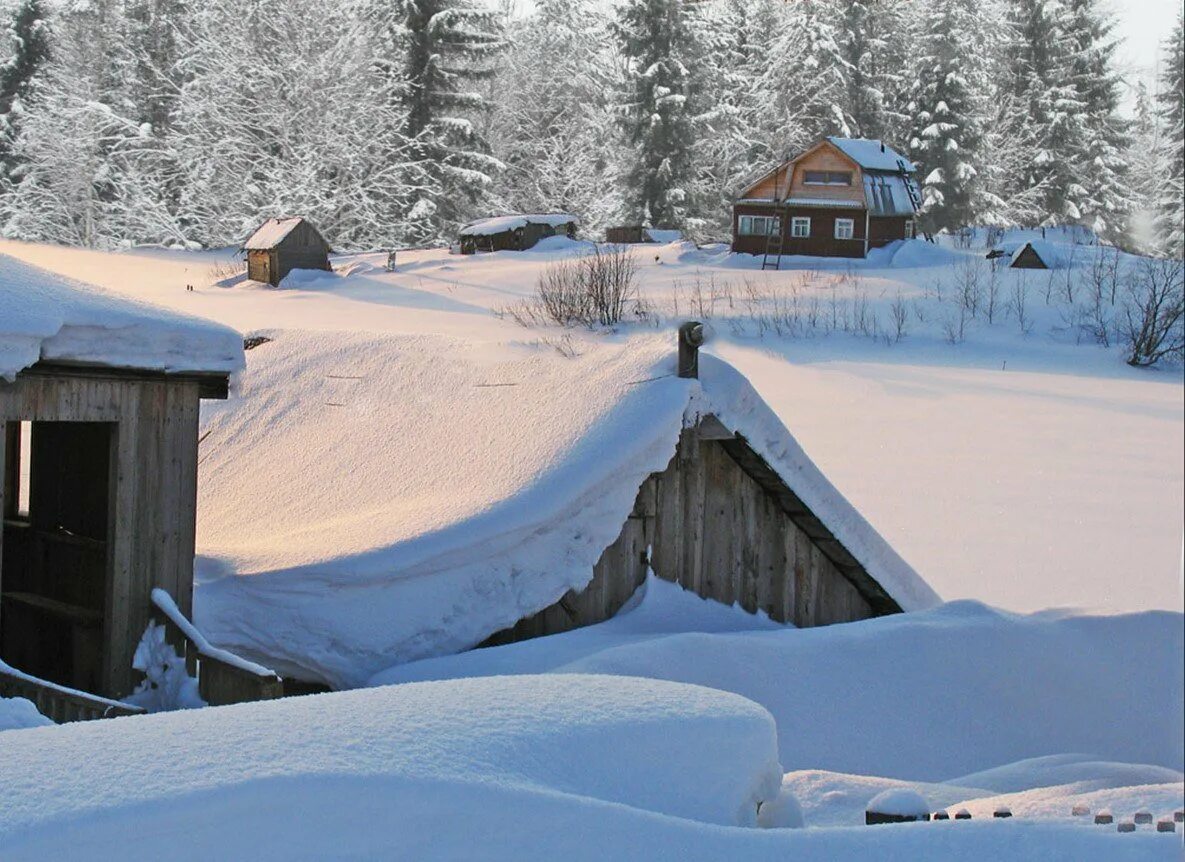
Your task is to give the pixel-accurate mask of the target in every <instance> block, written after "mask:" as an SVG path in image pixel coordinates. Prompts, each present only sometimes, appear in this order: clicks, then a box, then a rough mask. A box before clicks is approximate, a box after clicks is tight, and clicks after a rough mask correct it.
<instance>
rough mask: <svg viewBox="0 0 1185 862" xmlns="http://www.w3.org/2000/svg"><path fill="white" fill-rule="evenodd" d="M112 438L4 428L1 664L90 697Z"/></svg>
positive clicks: (50, 428)
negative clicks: (5, 431)
mask: <svg viewBox="0 0 1185 862" xmlns="http://www.w3.org/2000/svg"><path fill="white" fill-rule="evenodd" d="M22 426H23V427H22ZM114 431H115V425H113V424H110V423H103V422H33V423H18V422H10V423H8V427H7V442H8V446H7V451H8V452H9V457H7V458H5V462H6V463H5V488H6V493H5V510H6V511H5V512H4V558H3V560H2V561H0V566H2V568H0V658H3V659H4V661H5V662H7V663H8V664H10V665H12V666H13V667H15V668H17V669H19V670H22V671H25V672H26V673H29V674H32V675H34V676H37V677H41V678H42V679H46V680H49V681H51V682H57V683H60V684H62V685H67V686H70V687H71V688H77V689H81V690H83V691H90V692H93V691H99V690H101V687H102V668H103V619H104V606H105V598H106V595H107V586H108V583H107V582H108V577H109V568H110V567H109V562H108V560H109V555H108V544H109V541H110V531H111V487H110V485H111V452H112V441H113V435H114ZM22 463H23V465H24V470H23V471H22Z"/></svg>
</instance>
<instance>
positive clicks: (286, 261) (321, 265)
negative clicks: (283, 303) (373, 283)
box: [242, 216, 333, 286]
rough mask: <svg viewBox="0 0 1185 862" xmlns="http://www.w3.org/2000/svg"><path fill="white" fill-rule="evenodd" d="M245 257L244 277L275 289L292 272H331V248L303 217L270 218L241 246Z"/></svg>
mask: <svg viewBox="0 0 1185 862" xmlns="http://www.w3.org/2000/svg"><path fill="white" fill-rule="evenodd" d="M242 251H244V252H245V253H246V254H247V277H248V278H249V279H251V280H252V281H261V282H264V283H265V284H270V285H273V286H279V284H280V282H281V281H283V280H284V276H286V275H287V274H288V273H290V272H291V271H292V270H294V269H321V270H326V271H329V270H332V268H333V267H332V266H330V264H329V255H330V254H331V253H332V252H333V249H332V248H330V247H329V243H328V242H326V241H325V237H323V236H321V233H320V231H318V230H317V229H316V228H315V227H313V225H312V224H311V223H310V222H309V221H308V220H307V219H305V218H302V217H300V216H294V217H291V218H270V219H268V220H267V221H265V222H264V223H263V224H262V225H260V226H259V228H258V229H257V230H256V231H255V233H253V234H251V236H250V237H248V239H247V241H246V242H244V243H243V247H242Z"/></svg>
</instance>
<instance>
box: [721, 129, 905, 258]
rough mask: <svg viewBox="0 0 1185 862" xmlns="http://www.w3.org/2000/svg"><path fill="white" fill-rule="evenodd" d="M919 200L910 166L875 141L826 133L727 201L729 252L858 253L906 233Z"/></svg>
mask: <svg viewBox="0 0 1185 862" xmlns="http://www.w3.org/2000/svg"><path fill="white" fill-rule="evenodd" d="M920 203H921V197H920V195H919V191H918V186H917V182H916V180H915V179H914V166H913V164H912V163H911V162H910V161H909V160H908V159H906V158H905V157H904V156H902V155H901V154H900V153H898V152H897V151H895V150H894V149H893V148H892V147H889V146H887V145H886V144H884V143H882V142H881V141H874V140H866V139H862V138H837V137H829V138H825V139H824V140H822V141H819V142H818V143H817V144H815V145H814V146H812V147H810V148H809V149H808V150H806V152H804V153H802V154H800V155H798V156H796V157H794V158H792V159H788V160H787V161H785V162H783V163H782V164H780V165H778V166H777V167H776V168H774V169H773V170H771V171H770V172H769V173H767V174H765V175H764V176H762V177H761V178H760V179H758V180H757V181H756V182H754V183H753V184H752V185H750V186H749V187H748V188H746V189H745V190H744V191H743V192H742V193H741V195H740V197H738V198H737V200H736V201H735V202H734V203H733V216H732V250H733V251H735V252H743V253H747V254H760V255H764V256H765V261H764V262H763V267H764V266H767V265H770V266H774V267H776V266H777V260H778V258H779V256H781V255H784V254H806V255H824V256H828V257H864V256H866V255H867V254H868V250H869V249H870V248H877V247H879V246H883V245H887V244H888V243H890V242H892V241H894V240H898V239H908V238H911V237H913V235H914V231H915V220H916V217H917V212H918V208H919V206H920Z"/></svg>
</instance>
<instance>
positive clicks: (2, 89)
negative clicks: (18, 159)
mask: <svg viewBox="0 0 1185 862" xmlns="http://www.w3.org/2000/svg"><path fill="white" fill-rule="evenodd" d="M8 41H9V43H10V50H11V52H12V53H11V56H10V57H9V59H8V60H7V62H5V63H4V65H3V66H0V184H3V185H7V184H8V183H11V182H12V181H13V179H14V178H13V176H12V172H13V168H14V167H15V165H16V163H15V160H14V157H13V148H14V145H15V143H16V139H17V137H18V136H19V135H20V124H21V114H22V113H23V111H24V110H25V104H26V102H27V101H28V99H29V95H30V93H31V91H32V88H33V85H34V82H35V80H36V78H37V76H38V73H39V72H40V71H41V69H42V68H43V67H44V65H45V64H46V62H47V61H48V60H49V29H48V27H47V25H46V21H45V14H44V12H43V10H42V7H41V0H21V2H20V4H19V5H18V6H17V7H16V9H15V10H14V11H13V13H12V21H11V22H10V23H9V26H8Z"/></svg>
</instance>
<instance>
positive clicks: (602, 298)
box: [534, 246, 638, 327]
mask: <svg viewBox="0 0 1185 862" xmlns="http://www.w3.org/2000/svg"><path fill="white" fill-rule="evenodd" d="M637 298H638V281H637V264H636V263H635V261H634V258H633V255H631V254H630V251H629V249H628V248H621V247H617V246H612V247H608V248H604V249H602V248H600V247H599V246H598V247H595V248H594V249H593V251H592V253H591V254H586V255H584V256H583V257H578V258H573V259H569V260H561V261H557V262H556V263H553V264H552V265H551V266H549V267H547V269H545V270H544V271H543V274H542V275H541V276H540V277H539V282H538V284H537V285H536V287H535V300H534V304H535V307H536V309H537V310H538V311H539V312H540V313H541V315H542V316H543V317H544V318H546V319H547V320H549V321H551V322H552V323H558V324H561V325H563V326H571V325H572V324H583V325H585V326H590V327H591V326H596V325H597V324H599V325H601V326H614V325H616V324H618V323H621V322H622V321H623V320H624V319H625V316H626V312H627V311H628V310H629V308H630V305H631V303H636V302H637Z"/></svg>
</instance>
